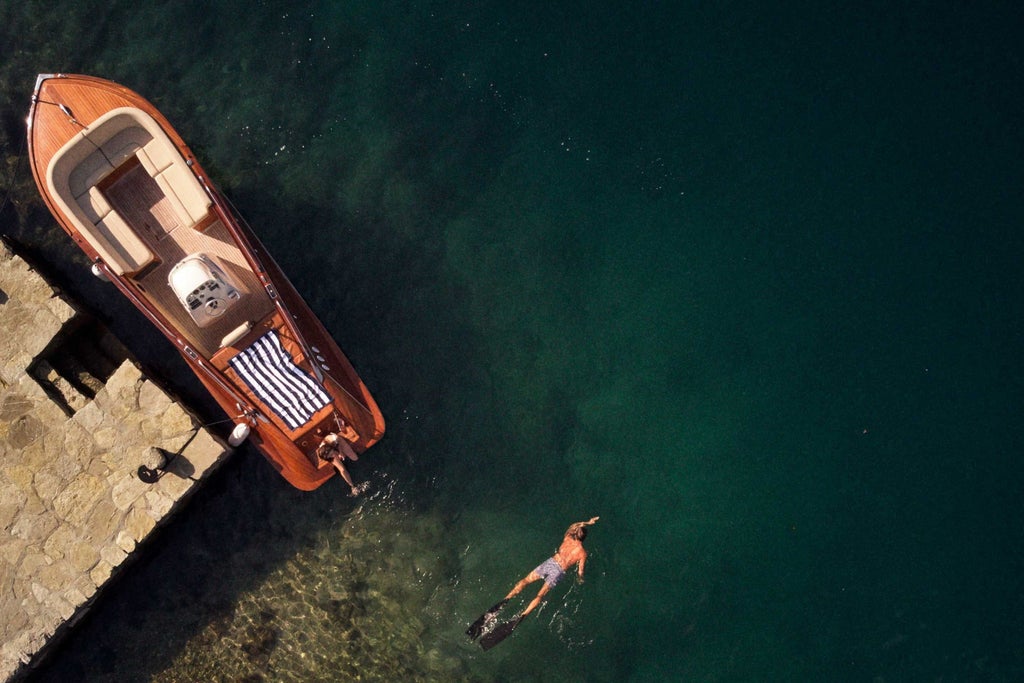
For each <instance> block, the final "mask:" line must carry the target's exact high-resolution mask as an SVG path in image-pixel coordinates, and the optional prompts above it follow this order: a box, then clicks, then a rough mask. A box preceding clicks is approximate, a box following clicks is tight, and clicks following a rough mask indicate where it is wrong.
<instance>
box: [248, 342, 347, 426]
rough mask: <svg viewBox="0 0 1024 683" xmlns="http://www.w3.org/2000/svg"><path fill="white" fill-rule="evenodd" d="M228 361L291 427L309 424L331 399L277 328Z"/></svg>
mask: <svg viewBox="0 0 1024 683" xmlns="http://www.w3.org/2000/svg"><path fill="white" fill-rule="evenodd" d="M228 363H229V364H230V365H231V367H232V368H233V369H234V371H235V372H237V373H238V376H239V377H241V378H242V379H243V380H244V381H245V383H246V384H247V385H248V386H249V388H250V389H252V391H253V393H254V394H256V396H257V397H258V398H259V399H260V400H261V401H263V402H264V403H266V404H267V406H269V407H270V409H271V410H273V411H274V413H275V414H277V416H278V417H280V418H281V419H282V420H284V422H285V424H286V425H288V428H289V429H298V428H299V427H301V426H302V425H304V424H306V423H307V422H309V420H310V418H312V417H313V415H314V414H316V411H318V410H320V409H321V408H323V407H324V406H325V405H327V404H328V403H330V401H331V397H330V396H328V394H327V392H326V391H324V389H323V387H321V386H320V385H319V384H317V383H316V382H315V381H314V380H313V378H312V377H310V376H309V375H307V374H306V373H305V372H303V371H302V369H301V368H299V367H298V366H296V365H295V363H294V362H293V361H292V357H291V356H290V355H288V352H287V351H285V350H284V348H283V347H282V346H281V340H280V339H278V337H277V332H275V331H274V330H270V331H269V332H267V333H266V334H265V335H263V336H262V337H260V338H259V339H257V340H256V341H255V342H253V345H252V346H250V347H249V348H247V349H246V350H244V351H242V352H241V353H239V354H238V355H237V356H235V357H234V358H232V359H231V360H230V361H228Z"/></svg>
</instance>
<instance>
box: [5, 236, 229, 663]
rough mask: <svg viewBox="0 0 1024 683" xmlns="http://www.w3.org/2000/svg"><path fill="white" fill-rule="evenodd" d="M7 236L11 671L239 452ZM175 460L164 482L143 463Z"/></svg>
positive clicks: (67, 623) (59, 630) (81, 609)
mask: <svg viewBox="0 0 1024 683" xmlns="http://www.w3.org/2000/svg"><path fill="white" fill-rule="evenodd" d="M198 424H199V423H198V421H197V420H195V419H194V418H193V417H192V416H191V415H190V414H189V413H188V412H187V411H186V410H185V409H183V408H182V407H181V406H180V405H178V404H177V403H176V402H175V401H174V400H173V399H172V398H171V397H169V396H168V395H167V394H166V393H164V391H163V390H161V388H160V387H159V386H158V385H157V384H155V383H154V382H153V381H152V380H150V379H149V378H147V377H146V376H144V375H143V374H142V373H141V372H140V370H139V369H138V368H137V367H136V366H135V364H134V363H133V362H132V361H131V359H130V358H129V357H128V352H127V351H126V350H125V348H124V347H123V346H122V345H121V344H120V342H119V341H118V340H116V339H114V338H113V337H112V336H111V335H110V333H109V332H107V331H106V330H105V329H104V328H103V327H102V326H101V325H99V324H98V323H97V322H95V321H93V320H92V319H91V318H90V317H89V316H88V315H86V314H84V313H82V312H80V311H78V310H76V307H75V305H74V304H73V303H70V302H69V301H67V300H66V299H64V298H62V297H61V296H59V295H57V294H56V293H55V290H54V289H53V288H52V287H51V286H50V285H49V284H47V282H46V281H45V280H44V279H43V278H42V277H40V276H39V275H38V274H37V273H36V272H35V271H33V270H32V268H30V267H29V266H28V264H26V262H25V261H23V260H22V259H20V258H19V257H17V256H15V255H13V254H12V253H11V252H10V251H9V249H8V248H7V247H6V246H4V245H2V244H0V527H2V528H3V533H2V534H0V681H12V680H15V679H17V678H20V677H21V676H22V675H23V674H24V673H26V672H27V671H28V670H29V669H30V667H31V665H32V664H33V663H34V662H35V661H37V660H38V658H39V657H40V656H41V654H43V653H44V651H45V648H46V647H47V646H48V645H52V644H53V643H55V642H56V641H57V640H59V638H60V636H62V635H64V634H65V633H66V632H67V630H68V629H69V628H70V627H71V626H72V625H73V624H74V623H75V622H76V621H78V620H79V619H80V618H81V617H82V616H83V615H84V614H85V613H86V611H88V609H89V608H90V606H91V605H92V603H93V602H94V601H95V598H96V596H97V595H98V594H99V592H100V591H102V590H103V587H104V586H105V585H107V584H108V583H109V582H110V581H111V580H112V579H113V578H114V577H115V576H116V575H117V574H118V572H119V571H120V570H121V569H122V568H123V567H124V566H125V565H126V564H127V563H128V561H129V560H130V559H131V558H132V556H133V553H134V552H135V551H136V548H137V547H138V546H139V544H141V543H143V542H144V541H145V540H146V538H147V537H148V536H149V535H150V534H151V533H152V532H153V531H154V529H156V527H157V526H158V525H160V524H161V523H162V522H164V521H166V520H167V519H168V518H169V517H170V516H171V515H173V514H174V512H175V511H176V510H177V509H178V508H179V507H180V505H181V504H182V503H183V501H184V500H185V499H186V498H187V497H188V496H189V494H191V493H192V492H194V491H195V490H196V488H197V487H198V486H199V485H200V482H201V480H202V478H203V477H204V476H205V475H207V474H208V473H209V472H211V471H212V470H213V469H215V468H216V467H217V466H218V465H219V464H221V463H222V462H223V460H224V459H225V458H226V457H227V455H228V453H229V451H228V449H226V447H224V446H223V445H222V444H220V443H219V442H217V441H215V440H214V439H213V437H212V436H211V435H210V434H209V433H207V432H206V431H205V430H203V429H201V428H200V427H198ZM160 461H166V464H164V465H162V469H159V470H156V472H155V474H156V475H157V476H158V478H157V479H156V481H155V482H154V483H151V484H147V483H145V482H143V481H142V480H141V479H140V478H139V468H140V465H143V464H145V465H149V466H151V467H152V466H155V465H157V464H160Z"/></svg>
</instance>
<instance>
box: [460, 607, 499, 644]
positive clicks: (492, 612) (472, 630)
mask: <svg viewBox="0 0 1024 683" xmlns="http://www.w3.org/2000/svg"><path fill="white" fill-rule="evenodd" d="M507 602H508V598H505V599H504V600H502V601H501V602H499V603H496V604H495V605H493V606H492V607H491V608H490V609H489V610H487V611H486V612H484V613H483V614H481V615H480V618H479V619H477V620H476V621H474V622H473V623H472V624H470V625H469V628H467V629H466V635H467V636H469V637H470V640H476V639H477V638H479V637H480V634H481V633H483V632H484V629H486V628H487V627H488V626H490V625H491V624H492V623H494V621H495V620H496V619H497V618H498V612H500V611H501V608H502V607H504V606H505V604H506V603H507Z"/></svg>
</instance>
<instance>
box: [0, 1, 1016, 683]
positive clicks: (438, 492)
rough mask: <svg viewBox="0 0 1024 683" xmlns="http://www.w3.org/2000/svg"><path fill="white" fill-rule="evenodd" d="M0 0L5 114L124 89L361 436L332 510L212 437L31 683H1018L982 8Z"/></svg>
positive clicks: (1004, 27)
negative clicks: (343, 387) (493, 623)
mask: <svg viewBox="0 0 1024 683" xmlns="http://www.w3.org/2000/svg"><path fill="white" fill-rule="evenodd" d="M0 7H2V8H3V10H2V11H3V15H4V16H3V17H0V18H2V19H3V22H2V25H3V26H4V29H3V31H4V38H3V44H4V45H5V46H6V45H15V46H17V48H16V49H15V50H13V51H12V52H10V53H9V54H10V55H11V56H10V58H9V61H8V62H7V63H6V64H5V65H4V67H3V76H4V80H3V90H4V92H3V96H4V100H3V101H4V107H5V119H4V122H5V130H7V129H12V130H16V132H18V134H20V131H17V126H16V124H17V122H18V121H20V119H21V118H22V117H23V115H24V111H25V110H26V109H27V100H28V95H29V93H30V91H31V85H32V82H33V81H34V77H35V74H36V73H37V72H39V71H56V70H61V71H80V72H86V73H94V74H97V75H101V76H105V77H108V78H111V79H114V80H117V81H120V82H123V83H125V84H126V85H128V86H129V87H132V88H133V89H136V90H138V91H139V92H141V93H143V94H144V95H146V96H147V97H149V98H150V99H152V100H153V101H154V103H155V104H156V105H157V106H158V107H160V108H161V109H162V110H163V111H164V113H165V114H166V115H167V116H168V118H169V119H170V120H171V121H172V122H174V123H175V125H176V126H177V127H178V129H179V130H180V132H181V133H182V134H183V135H184V136H185V138H186V139H187V140H188V141H189V142H190V144H191V146H192V147H193V149H194V150H195V151H196V152H197V154H198V155H199V156H200V157H201V158H202V159H203V161H204V165H205V166H206V167H207V168H208V170H210V172H211V173H212V174H213V176H214V177H215V178H216V179H217V181H218V182H219V184H220V185H221V186H222V187H223V188H224V189H225V190H226V191H227V192H228V193H229V194H230V195H231V197H232V199H233V200H234V201H235V202H236V204H238V206H239V207H241V209H242V210H243V212H244V213H245V214H246V216H247V217H248V219H249V220H250V222H251V223H252V224H253V225H254V226H255V228H256V230H257V232H258V233H259V235H260V236H261V238H262V239H263V240H264V242H265V243H266V245H267V246H268V248H269V249H270V250H271V252H272V253H273V254H274V255H275V257H276V258H277V259H278V261H279V262H280V263H281V265H282V266H283V267H284V268H285V270H286V271H287V272H289V273H290V274H291V275H292V277H293V281H294V282H295V283H296V285H297V286H298V288H299V289H300V291H302V292H303V293H304V294H306V296H307V297H308V299H309V300H310V302H311V304H312V305H313V307H314V309H315V310H317V311H318V312H319V313H320V314H321V317H322V318H323V319H324V321H325V322H326V323H327V325H328V327H329V328H330V329H331V330H332V331H333V332H334V333H335V336H336V337H337V338H338V340H339V342H340V343H341V345H342V347H343V348H344V349H345V350H346V351H347V352H348V353H349V355H350V357H351V358H352V360H353V362H354V363H355V365H356V367H357V368H358V369H359V371H360V372H361V374H362V375H363V377H364V379H365V380H366V381H367V382H368V384H369V385H370V387H371V388H372V389H373V390H374V392H375V394H376V396H377V398H378V400H379V401H380V403H381V405H382V406H383V408H384V410H385V414H386V417H387V418H388V430H389V431H388V436H387V438H386V440H385V441H384V442H383V443H382V444H381V445H380V446H378V447H376V448H375V449H374V450H373V451H372V452H371V453H370V454H368V455H367V457H366V458H365V459H364V460H362V461H361V463H362V467H361V469H358V470H357V471H356V474H357V476H361V477H363V478H367V479H369V480H370V482H371V484H372V487H373V491H374V494H373V495H371V496H370V497H369V498H368V499H366V500H364V501H361V502H360V503H358V505H356V504H354V503H353V502H351V501H349V500H348V499H347V498H345V497H344V496H343V495H342V494H343V487H340V486H339V487H332V486H326V487H324V489H322V490H321V491H318V492H316V493H314V494H300V493H298V492H294V491H291V490H290V489H288V488H286V485H284V484H283V483H282V482H280V481H278V480H277V479H276V478H275V476H274V475H273V474H272V473H271V472H269V471H268V470H269V468H267V467H266V466H265V465H264V464H263V463H262V462H261V460H260V457H259V456H258V455H256V454H253V453H240V454H239V456H238V457H237V458H236V461H235V462H234V463H233V464H232V465H231V466H230V467H229V468H228V470H227V471H225V472H224V473H223V474H222V475H221V476H219V477H218V478H217V480H216V481H215V482H213V483H211V485H210V486H209V487H208V490H207V491H205V492H204V493H203V495H202V496H201V497H200V498H199V499H197V500H196V501H195V502H194V504H193V505H192V506H191V508H190V510H189V511H188V512H187V513H186V514H185V516H184V517H183V519H181V520H180V521H179V522H177V523H175V524H174V525H172V527H170V528H169V529H167V530H166V532H165V533H164V534H163V535H161V536H160V537H159V538H158V539H157V540H156V542H155V544H154V546H153V548H152V549H151V550H152V551H151V553H150V555H149V556H148V557H147V558H146V559H145V560H144V561H143V562H142V563H141V564H140V565H138V566H136V567H135V568H134V569H133V570H132V571H131V572H130V574H129V575H128V576H126V578H125V580H124V581H123V582H122V583H121V584H120V585H119V586H118V587H117V588H116V589H115V590H113V591H112V592H111V594H110V595H109V596H108V597H107V598H106V599H105V600H104V602H103V603H102V606H101V608H100V609H98V610H97V611H96V613H95V614H94V615H93V616H92V617H91V618H90V619H89V620H88V621H87V622H86V623H85V624H84V625H83V627H82V628H81V629H80V630H79V632H78V633H77V634H76V636H75V637H74V638H72V639H71V640H69V641H68V643H67V645H66V647H65V648H63V649H62V651H61V652H60V653H59V654H58V655H56V656H55V657H54V659H53V662H52V665H51V667H50V668H49V669H48V670H47V671H45V672H42V673H41V674H40V676H39V678H40V680H67V677H68V676H74V677H81V676H85V675H87V676H88V677H89V678H91V679H95V680H148V679H154V680H166V681H177V680H181V681H185V680H206V679H216V678H218V677H219V678H222V679H224V680H240V679H248V680H259V679H261V678H262V679H263V680H317V679H320V680H343V679H345V678H346V677H350V676H353V675H354V673H353V672H359V673H361V674H362V675H363V676H364V677H365V678H367V679H370V680H398V679H415V678H420V679H422V680H453V679H454V680H458V679H464V680H472V679H476V680H485V681H490V680H552V679H555V678H557V677H562V678H568V679H570V680H595V681H603V680H675V679H701V680H822V679H829V680H833V679H840V680H864V679H875V678H878V679H882V680H919V679H932V678H939V677H944V678H946V679H981V680H989V679H991V680H1001V679H1013V678H1017V677H1019V676H1020V674H1021V669H1022V666H1024V656H1022V652H1021V649H1020V646H1019V643H1018V642H1017V640H1018V638H1017V637H1016V634H1018V633H1020V632H1021V626H1022V625H1021V623H1020V617H1019V614H1020V613H1021V611H1020V607H1021V605H1020V604H1019V603H1020V600H1021V598H1020V596H1021V595H1022V592H1021V590H1020V588H1021V585H1020V578H1019V576H1020V573H1021V572H1020V569H1021V555H1020V550H1019V549H1020V547H1021V546H1020V541H1021V530H1020V529H1021V527H1020V524H1019V523H1018V521H1019V511H1018V510H1019V499H1020V493H1021V489H1022V486H1021V484H1022V478H1024V477H1022V473H1021V468H1020V466H1019V464H1018V462H1017V461H1018V459H1019V458H1018V456H1019V453H1020V452H1021V448H1020V446H1021V443H1020V442H1021V439H1020V437H1019V436H1018V434H1017V432H1016V426H1017V424H1018V423H1019V421H1020V418H1019V415H1020V408H1021V386H1022V384H1021V372H1020V364H1019V362H1018V361H1017V359H1016V354H1017V349H1019V347H1020V330H1021V326H1020V301H1021V294H1022V292H1021V285H1020V282H1019V280H1018V272H1019V263H1020V256H1021V246H1022V244H1021V241H1022V240H1021V237H1020V231H1019V226H1020V218H1021V201H1020V187H1021V180H1022V178H1021V171H1020V161H1019V150H1020V149H1021V144H1020V143H1021V131H1020V128H1019V126H1018V125H1017V122H1016V117H1015V114H1016V112H1018V111H1019V105H1020V102H1021V86H1020V82H1019V79H1018V78H1017V77H1016V73H1017V71H1019V64H1020V53H1019V50H1018V48H1017V47H1016V43H1015V42H1014V37H1015V36H1016V35H1017V34H1018V33H1019V32H1018V31H1017V30H1016V29H1018V28H1019V27H1020V26H1019V24H1020V21H1019V16H1018V15H1017V13H1016V11H1015V10H1014V9H1013V8H1012V7H1011V6H1007V7H1006V8H1004V9H1000V8H998V7H991V8H989V9H987V10H985V11H981V10H963V9H958V8H953V7H939V6H929V7H927V8H924V7H922V8H916V7H905V8H902V9H897V10H893V9H892V8H891V7H888V6H886V7H884V8H882V7H878V8H871V7H863V6H861V5H858V6H857V7H856V8H848V7H843V6H838V5H836V6H832V7H828V8H824V7H818V6H813V7H804V8H797V9H792V10H790V11H787V12H782V11H773V10H766V9H763V8H760V7H758V6H752V7H751V6H745V5H731V6H725V7H722V8H719V9H711V10H709V9H707V8H702V7H690V6H680V7H676V6H666V5H655V4H647V5H644V6H642V7H639V8H634V9H632V10H630V11H625V10H623V9H620V8H613V7H608V6H597V7H595V6H593V5H592V4H588V5H579V6H573V5H561V6H559V7H557V8H551V7H546V6H545V7H536V8H532V10H531V11H529V12H525V11H517V10H515V9H512V8H506V7H504V6H502V5H501V4H500V3H494V4H491V5H487V4H485V5H480V4H479V3H476V4H473V5H472V6H461V5H458V4H456V5H452V4H450V3H447V4H441V3H436V4H433V5H431V4H421V5H418V6H416V7H413V8H410V7H408V6H407V5H405V4H400V3H390V4H389V3H384V4H378V5H375V6H374V8H373V9H366V8H361V7H354V6H346V5H344V4H333V3H323V4H322V5H314V6H312V7H311V8H309V9H303V10H296V9H294V8H293V7H291V6H290V5H288V4H286V3H265V4H260V5H255V6H253V5H251V4H250V3H234V4H231V3H218V4H217V6H216V7H214V8H207V7H205V6H200V5H198V4H197V5H188V4H181V5H174V6H167V7H163V8H142V9H140V8H138V7H137V6H135V5H130V4H127V3H114V4H112V5H103V7H102V8H100V7H99V6H97V7H87V6H82V5H77V4H75V5H70V4H69V6H68V8H67V12H65V13H55V12H50V11H46V9H44V8H43V7H42V6H41V5H40V6H37V5H33V4H31V3H25V4H18V5H15V4H13V3H4V4H3V5H0ZM96 17H100V18H101V21H100V22H99V24H97V23H95V22H96ZM5 52H6V50H5ZM8 103H11V104H10V105H9V104H8ZM9 106H10V107H14V109H13V111H15V113H16V116H12V115H8V113H7V109H8V107H9ZM9 119H11V120H10V121H9ZM22 239H25V240H27V241H33V240H35V241H37V242H39V243H48V242H46V240H47V239H48V238H47V237H45V236H43V235H41V234H39V233H38V231H28V230H27V229H25V230H24V234H23V235H22ZM57 243H58V244H59V240H57ZM311 244H315V245H316V247H315V249H312V250H311V249H310V245H311ZM49 248H59V247H49ZM90 286H93V287H94V285H83V287H90ZM95 291H96V294H95V296H101V295H102V294H101V293H102V291H103V290H100V289H96V290H95ZM91 292H92V290H89V295H90V296H94V295H93V294H92V293H91ZM110 305H111V306H112V307H114V306H117V304H115V303H111V304H110ZM112 310H118V309H116V308H112ZM173 367H174V366H173V364H172V370H173ZM178 371H179V372H180V371H181V368H180V366H178ZM182 381H183V382H184V383H185V384H187V380H182ZM595 514H597V515H601V517H602V521H601V522H600V524H599V525H598V526H597V527H595V529H594V530H593V535H592V536H591V539H590V540H589V541H588V545H589V546H590V547H591V552H592V559H591V563H590V566H589V570H588V581H587V583H586V584H584V585H582V586H572V587H571V588H569V589H564V588H560V589H559V591H557V592H556V593H555V594H554V596H555V597H554V598H553V599H552V600H551V601H550V602H549V604H548V605H547V607H545V609H544V611H543V612H541V614H540V615H539V618H537V619H535V620H533V621H532V622H531V621H527V622H524V624H523V625H522V626H521V627H520V629H518V630H517V632H516V634H515V635H514V636H513V638H512V639H510V640H509V641H508V642H507V643H504V644H502V646H501V647H500V648H497V649H495V650H493V651H491V652H489V653H487V654H484V653H481V652H480V651H479V649H478V648H476V647H475V646H473V645H471V644H469V643H467V642H465V638H464V637H463V635H462V631H463V629H464V628H465V626H466V624H468V623H469V622H470V621H472V620H473V619H474V618H475V617H476V616H477V615H478V614H479V613H480V612H481V611H482V610H483V609H485V608H486V607H487V606H489V605H490V604H492V603H493V602H494V601H495V599H496V598H498V597H500V596H501V595H503V594H504V593H505V592H506V591H507V590H508V587H509V586H510V585H511V583H512V582H514V581H515V580H516V579H517V578H519V576H521V575H522V574H523V573H525V572H526V571H528V570H529V569H530V568H531V567H533V566H534V565H536V564H537V562H539V561H540V560H542V559H543V558H544V557H546V556H547V555H548V554H549V553H550V552H551V551H552V550H553V548H554V546H555V544H556V543H557V541H558V538H559V535H560V533H561V532H562V531H563V530H564V528H565V526H566V525H567V524H568V523H570V522H572V521H575V520H577V519H583V518H586V517H589V516H591V515H595Z"/></svg>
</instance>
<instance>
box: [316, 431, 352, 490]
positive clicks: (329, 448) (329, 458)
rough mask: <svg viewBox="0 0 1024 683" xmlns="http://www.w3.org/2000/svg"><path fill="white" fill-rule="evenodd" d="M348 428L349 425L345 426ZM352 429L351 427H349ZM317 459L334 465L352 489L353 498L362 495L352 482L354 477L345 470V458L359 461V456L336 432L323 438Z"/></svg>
mask: <svg viewBox="0 0 1024 683" xmlns="http://www.w3.org/2000/svg"><path fill="white" fill-rule="evenodd" d="M345 426H348V425H345ZM349 429H351V427H349ZM316 457H318V458H320V459H321V460H323V461H324V462H329V463H331V464H332V465H334V469H336V470H338V474H340V475H341V478H342V479H344V480H345V483H347V484H348V486H349V488H350V489H352V494H351V495H353V496H358V495H359V493H360V489H359V487H357V486H356V485H355V483H354V482H353V481H352V475H350V474H349V473H348V470H347V469H346V468H345V458H348V459H349V460H353V461H355V460H358V459H359V456H358V455H356V452H355V451H354V450H352V446H351V445H350V444H349V442H348V441H347V440H346V439H343V438H340V437H339V436H338V435H337V434H335V433H334V432H331V433H330V434H328V435H327V436H325V437H324V438H323V440H322V441H321V442H320V445H319V446H317V447H316Z"/></svg>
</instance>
